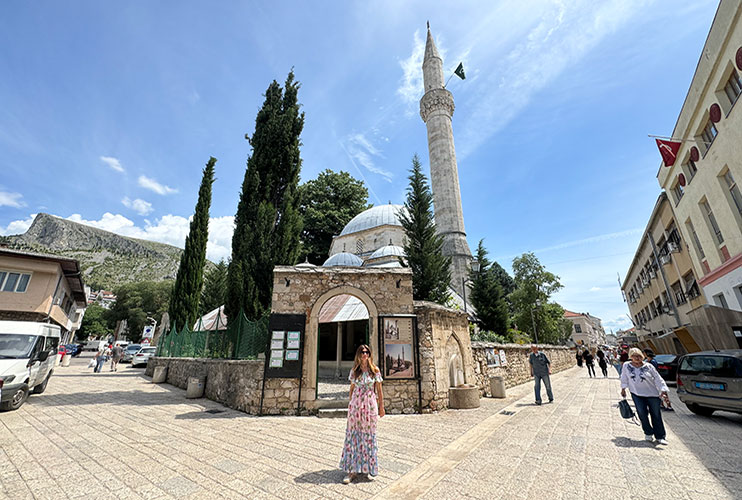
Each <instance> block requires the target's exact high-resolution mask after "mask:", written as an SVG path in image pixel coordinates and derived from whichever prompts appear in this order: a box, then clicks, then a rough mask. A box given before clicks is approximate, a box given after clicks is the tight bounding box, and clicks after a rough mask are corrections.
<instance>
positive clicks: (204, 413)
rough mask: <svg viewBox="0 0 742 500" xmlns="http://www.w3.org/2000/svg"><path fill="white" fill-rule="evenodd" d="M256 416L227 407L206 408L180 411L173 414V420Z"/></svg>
mask: <svg viewBox="0 0 742 500" xmlns="http://www.w3.org/2000/svg"><path fill="white" fill-rule="evenodd" d="M247 417H250V418H258V417H255V416H253V415H248V414H247V413H242V412H238V411H234V410H229V409H227V408H224V409H222V408H207V409H204V410H198V411H192V412H189V413H181V414H180V415H175V420H201V419H209V420H211V419H217V418H247Z"/></svg>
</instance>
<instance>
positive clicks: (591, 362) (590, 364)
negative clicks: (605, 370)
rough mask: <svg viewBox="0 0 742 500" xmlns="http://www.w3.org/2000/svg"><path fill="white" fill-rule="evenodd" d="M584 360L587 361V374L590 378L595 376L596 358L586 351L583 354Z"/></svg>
mask: <svg viewBox="0 0 742 500" xmlns="http://www.w3.org/2000/svg"><path fill="white" fill-rule="evenodd" d="M582 359H584V360H585V366H587V374H588V375H589V376H590V378H592V377H594V376H595V358H594V357H593V355H592V353H591V352H590V351H589V350H587V349H585V352H584V353H583V354H582Z"/></svg>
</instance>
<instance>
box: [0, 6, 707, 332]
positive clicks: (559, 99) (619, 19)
mask: <svg viewBox="0 0 742 500" xmlns="http://www.w3.org/2000/svg"><path fill="white" fill-rule="evenodd" d="M717 6H718V1H717V0H678V1H676V2H672V4H668V3H667V2H661V1H659V0H601V1H600V2H595V1H593V0H513V1H502V0H498V1H486V2H485V1H481V2H432V1H414V0H413V1H409V2H396V1H391V0H387V1H377V2H361V1H347V2H346V1H343V2H341V1H335V2H330V1H328V2H321V3H316V2H299V1H285V2H257V1H255V2H250V1H225V2H196V1H190V0H178V1H175V0H164V1H160V2H150V1H148V0H131V1H127V2H98V1H94V0H89V1H85V0H73V1H70V2H56V1H52V0H38V1H34V2H0V47H2V49H1V50H0V234H4V235H9V234H19V233H23V232H24V231H25V230H26V229H27V228H28V227H29V226H30V224H31V221H32V220H33V217H34V215H35V214H37V213H40V212H46V213H51V214H53V215H57V216H59V217H63V218H67V219H70V220H73V221H76V222H81V223H84V224H89V225H91V226H95V227H99V228H102V229H106V230H109V231H113V232H115V233H118V234H122V235H125V236H132V237H137V238H144V239H150V240H155V241H161V242H164V243H169V244H173V245H176V246H180V247H182V246H183V243H184V241H185V237H186V235H187V233H188V218H189V217H190V216H191V215H192V213H193V209H194V206H195V203H196V198H197V194H198V186H199V183H200V181H201V173H202V169H203V167H204V165H205V164H206V162H207V161H208V159H209V157H210V156H214V157H216V158H217V159H218V162H217V164H216V177H217V180H216V182H215V184H214V186H213V200H212V205H211V218H212V219H211V223H210V234H209V244H208V257H209V258H210V259H211V260H214V261H218V260H219V259H222V258H228V257H229V255H230V247H231V236H232V227H233V218H234V213H235V211H236V207H237V201H238V198H239V191H240V186H241V183H242V178H243V176H244V173H245V164H246V160H247V157H248V155H249V154H250V148H249V144H248V143H247V141H246V140H245V134H250V133H251V132H252V131H253V128H254V124H255V115H256V113H257V111H258V110H259V109H260V106H261V105H262V102H263V93H264V92H265V90H266V88H267V87H268V85H269V84H270V83H271V81H273V80H277V81H278V82H279V83H282V82H284V81H285V79H286V76H287V74H288V73H289V71H291V70H292V69H293V71H294V72H295V75H296V79H297V80H298V81H299V82H300V83H301V89H300V91H299V102H300V103H301V104H302V109H303V111H304V112H305V126H304V131H303V133H302V136H301V139H302V149H301V155H302V160H303V166H302V173H301V178H302V181H307V180H310V179H313V178H315V177H316V176H317V174H318V173H319V172H321V171H323V170H325V169H331V170H335V171H341V170H342V171H346V172H349V173H350V174H351V175H353V176H354V177H356V178H358V179H362V180H363V181H364V182H365V183H366V185H367V187H368V188H369V192H370V196H369V201H370V202H371V203H373V204H381V203H389V202H392V203H402V202H403V201H404V196H405V188H406V186H407V175H408V171H409V168H410V166H411V159H412V156H413V155H414V154H415V153H417V154H419V155H420V158H421V160H422V162H423V164H424V165H425V168H426V170H427V169H428V149H427V136H426V129H425V125H424V123H423V122H422V120H421V119H420V115H419V99H420V97H421V96H422V69H421V64H422V56H423V49H424V43H425V36H426V28H425V23H426V21H430V26H431V31H432V33H433V36H434V38H435V40H436V43H437V46H438V49H439V51H440V53H441V55H442V57H443V59H444V68H445V69H446V71H447V72H448V74H452V73H453V70H454V69H455V68H456V66H457V65H458V63H459V62H463V64H464V68H465V70H466V79H465V80H463V81H462V80H460V79H458V78H457V77H453V78H452V79H451V80H450V83H449V84H448V87H447V88H448V89H449V90H450V91H451V92H452V93H453V96H454V100H455V103H456V110H455V113H454V116H453V130H454V141H455V146H456V152H457V160H458V169H459V179H460V185H461V195H462V200H463V202H462V203H463V210H464V220H465V224H466V231H467V237H468V241H469V246H470V247H471V248H472V250H474V249H475V248H476V246H477V244H478V242H479V240H481V239H483V240H484V245H485V247H486V248H487V250H488V252H489V256H490V258H491V259H494V260H496V261H498V262H499V263H500V264H502V265H503V266H504V267H505V268H506V269H508V270H510V269H511V263H512V259H513V258H514V257H516V256H518V255H521V254H522V253H524V252H534V253H535V254H536V256H537V257H538V258H539V260H540V261H541V263H542V264H544V265H545V266H546V268H547V269H548V270H549V271H551V272H553V273H555V274H557V275H558V276H559V277H560V281H561V283H562V284H563V285H564V288H563V289H562V290H561V291H560V292H558V293H557V294H556V295H555V296H554V299H555V300H556V301H558V302H559V303H560V304H562V306H563V307H565V308H566V309H568V310H571V311H575V312H589V313H590V314H592V315H594V316H598V317H599V318H601V319H602V320H603V325H604V327H605V328H606V330H617V329H619V328H626V327H630V326H631V322H630V320H629V318H628V316H627V313H628V307H627V306H626V304H625V303H624V302H623V299H622V297H621V291H620V288H619V285H618V275H619V274H620V276H621V278H623V277H624V274H625V273H626V271H627V269H628V267H629V265H630V263H631V260H632V258H633V255H634V252H635V250H636V248H637V245H638V243H639V240H640V239H641V237H642V233H643V231H644V228H645V226H646V224H647V221H648V219H649V215H650V213H651V211H652V208H653V206H654V203H655V201H656V199H657V196H658V195H659V194H660V187H659V184H658V183H657V179H656V174H657V170H658V168H659V166H660V162H661V158H660V156H659V153H658V151H657V149H656V146H655V144H654V141H653V140H652V139H650V138H648V137H647V135H648V134H656V135H670V133H671V132H672V130H673V127H674V125H675V122H676V120H677V117H678V114H679V112H680V109H681V107H682V104H683V101H684V99H685V96H686V94H687V91H688V88H689V86H690V82H691V79H692V77H693V73H694V71H695V68H696V64H697V62H698V58H699V56H700V54H701V52H702V48H703V44H704V42H705V40H706V36H707V34H708V31H709V29H710V27H711V23H712V21H713V18H714V14H715V12H716V8H717Z"/></svg>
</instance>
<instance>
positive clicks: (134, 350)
mask: <svg viewBox="0 0 742 500" xmlns="http://www.w3.org/2000/svg"><path fill="white" fill-rule="evenodd" d="M141 348H142V346H140V345H139V344H134V345H129V346H126V350H127V351H132V352H137V351H138V350H139V349H141Z"/></svg>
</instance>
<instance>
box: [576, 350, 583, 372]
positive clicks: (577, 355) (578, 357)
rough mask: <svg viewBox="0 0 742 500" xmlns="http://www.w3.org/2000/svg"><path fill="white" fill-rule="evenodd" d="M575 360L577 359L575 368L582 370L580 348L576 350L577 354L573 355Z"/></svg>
mask: <svg viewBox="0 0 742 500" xmlns="http://www.w3.org/2000/svg"><path fill="white" fill-rule="evenodd" d="M575 358H577V366H579V367H580V368H582V353H581V352H580V348H579V347H578V348H577V354H575Z"/></svg>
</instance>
